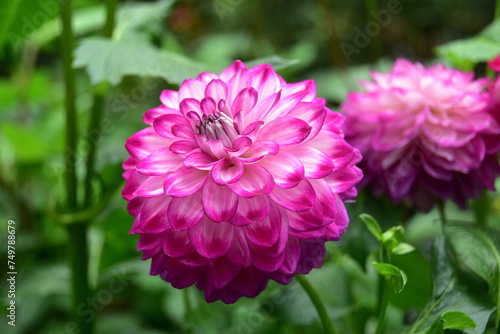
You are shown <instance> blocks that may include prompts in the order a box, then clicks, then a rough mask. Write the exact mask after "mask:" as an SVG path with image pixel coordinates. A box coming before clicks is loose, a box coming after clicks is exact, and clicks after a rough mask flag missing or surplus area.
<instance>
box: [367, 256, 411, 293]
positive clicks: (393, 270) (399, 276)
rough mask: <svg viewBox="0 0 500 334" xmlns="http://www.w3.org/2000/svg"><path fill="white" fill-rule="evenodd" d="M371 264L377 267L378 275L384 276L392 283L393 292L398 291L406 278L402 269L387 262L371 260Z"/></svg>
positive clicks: (401, 288)
mask: <svg viewBox="0 0 500 334" xmlns="http://www.w3.org/2000/svg"><path fill="white" fill-rule="evenodd" d="M372 265H373V266H374V267H375V268H376V269H377V271H378V272H379V274H380V275H382V276H384V277H385V278H386V279H387V280H389V281H390V282H391V283H392V287H393V288H394V293H396V294H398V293H400V292H401V291H402V290H403V289H404V287H405V285H406V281H407V280H408V279H407V277H406V274H405V273H404V271H402V270H400V269H399V268H398V267H396V266H394V265H392V264H389V263H379V262H372Z"/></svg>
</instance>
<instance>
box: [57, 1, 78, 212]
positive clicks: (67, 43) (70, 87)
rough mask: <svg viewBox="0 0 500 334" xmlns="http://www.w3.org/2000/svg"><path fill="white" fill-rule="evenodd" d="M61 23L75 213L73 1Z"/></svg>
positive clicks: (69, 182) (70, 197)
mask: <svg viewBox="0 0 500 334" xmlns="http://www.w3.org/2000/svg"><path fill="white" fill-rule="evenodd" d="M61 21H62V26H63V29H62V39H61V40H62V50H61V52H62V62H63V73H64V87H65V101H64V107H65V112H66V152H65V159H66V161H65V163H66V164H65V166H66V170H65V177H66V179H65V181H66V198H67V203H66V205H67V209H68V211H75V210H76V209H77V206H78V200H77V195H76V187H77V179H76V165H77V161H76V154H75V152H76V144H77V139H78V138H77V135H76V134H77V126H76V108H75V71H74V70H73V68H72V63H73V55H72V53H73V43H74V42H73V31H72V26H71V1H70V0H69V1H62V2H61Z"/></svg>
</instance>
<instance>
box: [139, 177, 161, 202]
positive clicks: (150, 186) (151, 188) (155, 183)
mask: <svg viewBox="0 0 500 334" xmlns="http://www.w3.org/2000/svg"><path fill="white" fill-rule="evenodd" d="M164 180H165V176H164V175H159V176H150V177H148V178H147V179H146V180H144V182H142V184H141V185H140V186H139V187H138V188H137V189H136V191H134V195H135V196H139V197H155V196H158V195H161V194H163V182H164Z"/></svg>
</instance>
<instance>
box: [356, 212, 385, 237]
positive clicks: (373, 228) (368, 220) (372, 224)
mask: <svg viewBox="0 0 500 334" xmlns="http://www.w3.org/2000/svg"><path fill="white" fill-rule="evenodd" d="M359 218H361V220H362V221H363V223H365V226H366V228H367V229H368V231H370V233H371V234H372V235H373V236H374V237H375V238H376V239H377V240H379V241H381V240H382V228H381V227H380V224H379V223H378V221H377V220H376V219H375V218H373V216H372V215H369V214H367V213H362V214H360V215H359Z"/></svg>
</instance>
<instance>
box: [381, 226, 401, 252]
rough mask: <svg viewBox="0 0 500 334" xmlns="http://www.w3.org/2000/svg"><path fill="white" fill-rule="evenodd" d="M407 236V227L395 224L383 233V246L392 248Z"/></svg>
mask: <svg viewBox="0 0 500 334" xmlns="http://www.w3.org/2000/svg"><path fill="white" fill-rule="evenodd" d="M404 238H405V229H404V227H403V226H401V225H399V226H393V227H391V228H390V229H388V230H387V231H385V232H384V233H382V238H381V241H382V246H383V247H384V248H385V249H388V250H392V249H394V248H395V247H397V246H398V245H400V244H401V243H402V242H403V240H404Z"/></svg>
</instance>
